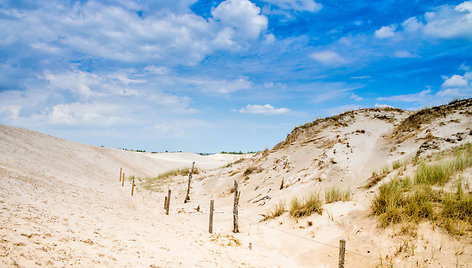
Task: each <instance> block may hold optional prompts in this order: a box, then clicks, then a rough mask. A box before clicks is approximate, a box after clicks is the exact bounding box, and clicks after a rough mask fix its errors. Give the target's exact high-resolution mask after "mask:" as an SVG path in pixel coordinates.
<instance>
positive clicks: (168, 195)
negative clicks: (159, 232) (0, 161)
mask: <svg viewBox="0 0 472 268" xmlns="http://www.w3.org/2000/svg"><path fill="white" fill-rule="evenodd" d="M169 208H170V189H169V191H168V192H167V206H166V215H169Z"/></svg>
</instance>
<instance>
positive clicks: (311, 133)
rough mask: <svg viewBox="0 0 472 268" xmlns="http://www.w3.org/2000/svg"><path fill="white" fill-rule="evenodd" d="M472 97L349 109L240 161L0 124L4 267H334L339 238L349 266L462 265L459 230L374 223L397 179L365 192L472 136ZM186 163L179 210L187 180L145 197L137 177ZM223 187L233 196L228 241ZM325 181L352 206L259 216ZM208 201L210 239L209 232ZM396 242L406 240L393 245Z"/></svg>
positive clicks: (465, 240)
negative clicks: (412, 107) (190, 172)
mask: <svg viewBox="0 0 472 268" xmlns="http://www.w3.org/2000/svg"><path fill="white" fill-rule="evenodd" d="M471 103H472V101H471V100H466V101H463V102H459V103H455V104H451V105H446V106H442V107H439V108H437V107H436V108H433V109H432V110H430V111H429V112H427V113H424V115H423V116H422V117H421V112H420V113H412V112H408V111H402V110H398V109H391V108H386V109H364V110H358V111H351V112H347V113H345V114H342V115H339V116H336V117H331V118H326V119H321V120H318V121H315V122H312V123H309V124H306V125H304V126H300V127H298V128H296V129H294V130H293V132H292V133H290V134H289V135H288V136H287V139H286V140H285V141H283V142H281V143H280V144H278V145H277V146H275V147H274V149H272V150H267V151H264V152H260V153H258V154H255V155H246V156H233V155H212V156H200V155H196V154H191V153H159V154H151V153H136V152H128V151H122V150H118V149H109V148H101V147H95V146H90V145H84V144H79V143H75V142H70V141H66V140H62V139H59V138H55V137H52V136H48V135H44V134H40V133H37V132H34V131H30V130H25V129H19V128H14V127H9V126H0V151H1V152H2V153H1V154H0V179H1V186H0V197H1V198H0V209H1V217H0V221H1V222H0V228H1V229H0V235H1V239H2V242H1V244H0V263H1V266H6V267H10V266H11V267H15V266H20V267H34V266H53V267H59V266H83V267H92V266H93V267H95V266H103V267H110V266H112V267H117V266H118V267H123V266H127V267H335V266H336V265H337V262H338V248H337V246H338V244H339V240H340V239H346V240H347V254H346V267H374V266H376V265H383V264H387V265H388V264H389V263H393V264H394V265H395V266H399V267H411V266H415V265H419V266H431V267H450V266H456V265H457V266H460V267H467V266H470V264H471V263H472V256H471V253H472V247H471V246H470V245H471V243H470V242H471V237H470V235H465V236H462V237H452V236H451V235H449V234H448V233H447V232H445V231H444V230H441V229H440V228H434V225H431V224H430V223H428V222H422V223H420V224H419V226H418V230H417V235H416V237H414V238H411V237H410V238H408V240H406V239H407V237H406V236H402V235H398V234H397V233H398V228H399V227H398V226H397V227H395V226H391V227H387V228H380V227H378V224H377V219H376V218H375V217H373V216H372V215H371V210H370V202H371V200H372V198H373V197H374V195H375V194H376V191H377V189H378V187H379V185H380V184H381V183H383V182H385V181H388V180H390V179H392V178H393V177H394V176H396V175H397V173H395V172H396V171H391V172H390V171H389V173H388V175H386V176H385V177H384V178H382V179H381V180H380V181H379V182H378V183H377V184H375V185H373V186H372V187H370V188H368V187H365V185H366V184H367V183H368V182H369V180H370V179H371V178H370V177H371V176H372V172H374V171H379V170H381V169H382V168H384V167H385V166H386V165H390V166H391V165H392V163H393V162H394V161H405V160H407V159H410V158H413V157H417V156H418V157H427V155H431V154H434V153H435V152H440V151H443V150H447V149H449V148H453V147H454V146H458V145H461V144H466V143H470V142H472V135H471V134H472V132H471V131H472V117H471V115H472V108H471V107H472V105H471ZM435 113H436V114H435ZM431 114H433V115H434V116H430V115H431ZM193 161H195V162H196V165H197V166H198V167H199V169H201V172H200V173H199V174H197V175H194V177H193V182H192V189H191V201H190V202H189V203H186V204H184V202H183V200H184V198H185V193H186V184H187V178H186V177H185V176H177V177H174V178H169V179H168V180H166V181H165V182H164V183H162V184H159V185H153V186H152V187H151V190H152V191H149V190H146V189H144V185H145V183H146V180H145V179H144V178H145V177H148V176H156V175H158V174H161V173H163V172H165V171H169V170H172V169H175V168H181V167H189V166H190V165H191V162H193ZM120 168H123V171H124V172H125V173H126V174H127V177H128V176H131V175H133V176H136V178H137V180H136V183H137V189H136V192H135V195H134V196H133V197H131V196H130V190H131V189H130V188H131V185H130V184H131V182H130V181H129V180H127V181H126V183H125V186H124V187H122V186H121V185H120V183H119V171H120ZM414 168H415V167H414V166H413V165H409V166H407V167H406V168H405V172H406V173H408V172H412V170H414ZM471 174H472V170H471V169H466V170H465V171H464V173H463V174H462V179H463V180H464V181H465V182H467V181H471V182H472V180H471V177H472V176H471ZM234 180H236V181H238V182H239V186H240V190H241V198H240V233H237V234H233V233H232V213H231V210H232V206H233V203H232V202H233V194H232V186H233V181H234ZM282 180H283V187H281V183H282ZM333 186H335V187H339V188H342V189H350V190H351V192H352V198H351V200H350V201H347V202H334V203H330V204H324V205H323V213H322V214H321V215H319V214H313V215H310V216H307V217H303V218H299V219H296V218H293V217H291V216H290V215H289V214H288V213H283V214H282V215H281V216H280V217H276V218H274V219H270V220H268V221H263V222H260V220H261V219H262V218H263V216H261V214H267V211H268V210H270V209H272V208H273V207H274V206H275V205H277V204H278V203H280V202H286V203H289V202H290V200H291V199H292V198H294V197H300V196H303V195H305V194H308V193H312V192H314V191H317V192H318V193H319V194H320V195H321V196H323V194H324V191H326V190H327V189H329V188H330V187H333ZM168 188H169V189H172V191H173V195H172V199H171V212H170V215H168V216H166V215H165V211H164V209H163V198H164V195H165V192H166V191H167V189H168ZM466 190H467V189H466ZM467 191H470V189H469V190H467ZM211 199H214V200H215V206H216V210H215V226H214V234H209V233H208V225H207V224H208V203H209V201H210V200H211ZM197 207H199V209H198V211H197ZM405 241H406V242H405ZM402 243H407V244H408V243H411V245H410V244H408V247H406V246H405V248H404V249H403V251H402V250H401V248H400V251H399V245H401V244H402ZM250 244H251V246H252V249H250V248H249V245H250ZM413 244H414V245H413ZM408 250H409V251H410V252H409V253H408V252H406V251H408ZM412 250H413V251H414V253H413V254H411V253H412V252H411V251H412Z"/></svg>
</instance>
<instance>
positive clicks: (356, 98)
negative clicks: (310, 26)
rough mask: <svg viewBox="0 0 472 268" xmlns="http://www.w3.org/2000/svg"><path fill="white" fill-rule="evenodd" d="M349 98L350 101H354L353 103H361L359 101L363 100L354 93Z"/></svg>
mask: <svg viewBox="0 0 472 268" xmlns="http://www.w3.org/2000/svg"><path fill="white" fill-rule="evenodd" d="M349 98H350V99H351V100H355V101H361V100H363V98H362V97H360V96H357V95H356V94H354V93H352V94H351V96H349Z"/></svg>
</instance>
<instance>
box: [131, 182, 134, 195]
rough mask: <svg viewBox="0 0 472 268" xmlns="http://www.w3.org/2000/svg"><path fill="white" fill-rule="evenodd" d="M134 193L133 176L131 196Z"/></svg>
mask: <svg viewBox="0 0 472 268" xmlns="http://www.w3.org/2000/svg"><path fill="white" fill-rule="evenodd" d="M133 193H134V178H133V185H132V186H131V196H133Z"/></svg>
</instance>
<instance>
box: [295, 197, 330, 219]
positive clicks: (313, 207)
mask: <svg viewBox="0 0 472 268" xmlns="http://www.w3.org/2000/svg"><path fill="white" fill-rule="evenodd" d="M322 206H323V201H322V200H321V198H320V196H319V194H318V193H316V192H315V193H312V194H310V195H308V196H306V197H304V198H297V197H296V198H294V199H292V202H291V203H290V210H289V212H290V216H292V217H294V218H301V217H306V216H310V215H311V214H313V213H318V214H320V215H321V213H322V212H323V208H322Z"/></svg>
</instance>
